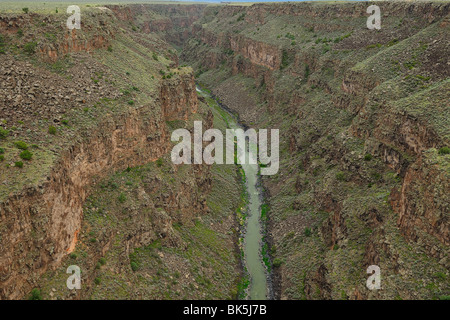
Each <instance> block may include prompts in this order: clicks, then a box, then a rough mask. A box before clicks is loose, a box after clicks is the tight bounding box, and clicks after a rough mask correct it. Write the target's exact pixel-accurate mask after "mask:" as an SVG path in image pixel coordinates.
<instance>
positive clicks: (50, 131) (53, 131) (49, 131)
mask: <svg viewBox="0 0 450 320" xmlns="http://www.w3.org/2000/svg"><path fill="white" fill-rule="evenodd" d="M48 133H50V134H56V128H55V127H54V126H50V127H48Z"/></svg>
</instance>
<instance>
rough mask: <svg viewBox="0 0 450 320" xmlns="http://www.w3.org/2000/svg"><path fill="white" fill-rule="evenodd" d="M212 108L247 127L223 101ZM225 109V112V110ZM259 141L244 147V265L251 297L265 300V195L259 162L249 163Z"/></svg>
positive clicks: (232, 124) (231, 126)
mask: <svg viewBox="0 0 450 320" xmlns="http://www.w3.org/2000/svg"><path fill="white" fill-rule="evenodd" d="M197 91H198V92H199V93H200V94H201V95H203V96H204V97H205V98H206V97H208V98H212V99H214V98H213V97H211V96H210V95H209V94H208V93H207V92H205V91H204V90H201V89H200V88H198V87H197ZM211 107H212V108H220V109H221V111H222V112H220V114H221V115H222V117H224V120H225V122H226V123H227V124H228V127H229V129H243V127H242V126H241V124H239V122H238V121H237V119H236V117H235V116H234V115H233V114H231V113H230V112H228V110H225V109H223V108H222V107H221V106H220V103H218V102H217V101H216V103H214V105H212V106H211ZM224 111H225V112H224ZM257 150H258V149H257V145H256V143H252V142H249V147H248V150H244V152H245V157H246V159H247V161H245V164H242V165H241V166H242V169H243V170H244V172H245V178H246V179H245V187H246V192H247V195H248V210H247V219H246V223H245V230H244V231H243V238H244V265H245V267H246V269H247V272H248V276H249V280H250V285H249V288H248V292H247V293H248V296H247V298H248V299H251V300H264V299H267V298H268V296H269V289H268V281H267V270H266V267H265V265H264V263H263V260H262V257H261V248H262V239H263V235H262V224H261V219H260V216H261V205H262V203H263V202H262V199H263V193H262V190H261V189H260V187H259V182H258V181H259V178H260V173H259V165H258V164H249V162H250V161H248V159H250V158H252V159H255V163H256V159H257Z"/></svg>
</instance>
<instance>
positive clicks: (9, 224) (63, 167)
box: [0, 76, 197, 299]
mask: <svg viewBox="0 0 450 320" xmlns="http://www.w3.org/2000/svg"><path fill="white" fill-rule="evenodd" d="M178 82H179V84H180V86H178V87H176V88H174V87H173V85H172V84H169V83H168V82H163V83H162V85H161V96H160V100H161V101H164V108H166V109H170V110H174V109H177V108H180V105H179V104H178V102H179V101H186V100H188V99H189V101H190V104H189V109H188V108H186V109H183V110H182V112H181V111H180V113H181V114H180V115H179V116H180V117H179V118H177V115H178V114H175V113H172V114H170V115H171V117H170V119H171V120H176V119H180V120H184V119H185V118H186V117H187V116H188V115H190V114H192V113H193V112H195V111H196V108H197V98H196V95H192V94H191V93H192V92H195V91H192V90H187V89H186V90H184V89H183V87H186V88H192V87H194V88H195V84H194V82H193V78H192V76H191V77H189V76H187V77H186V78H184V79H181V80H179V81H178ZM168 87H169V88H170V90H168V89H165V88H168ZM167 93H169V94H170V95H172V97H171V98H169V97H168V96H167V95H166V94H167ZM173 103H174V104H173ZM155 107H156V108H162V105H161V106H155V105H152V106H143V107H142V108H139V109H132V110H129V111H128V112H126V113H125V114H123V115H121V116H119V117H117V116H113V115H110V116H107V117H106V119H104V120H103V121H102V122H101V123H99V125H98V128H101V129H100V130H94V131H92V132H91V133H90V134H89V136H87V137H86V139H85V141H83V142H82V143H80V144H75V145H73V146H71V147H70V148H69V150H68V151H67V152H64V153H63V154H62V156H61V158H60V159H59V160H58V161H57V163H56V164H55V165H54V167H53V168H52V170H51V172H50V174H49V176H48V178H47V181H45V182H42V184H40V185H39V186H38V187H35V188H27V189H26V190H24V191H22V192H20V193H18V194H14V195H11V196H10V197H8V198H7V199H4V200H3V201H2V203H1V205H0V208H1V221H0V224H1V225H2V226H4V227H5V230H3V232H2V243H3V245H2V252H1V253H2V254H1V256H2V260H1V262H2V263H1V265H0V270H1V280H2V285H1V288H2V292H1V297H2V298H10V299H16V298H19V297H21V296H23V295H24V294H25V293H27V292H29V291H30V289H31V288H30V283H29V281H30V280H31V279H36V278H38V277H39V275H41V274H42V273H43V272H45V271H46V270H47V269H48V268H51V267H54V266H57V265H58V264H59V263H60V261H61V259H62V258H63V257H64V256H65V255H67V254H68V253H70V252H71V251H72V250H73V249H74V248H75V245H76V241H77V234H78V232H79V231H80V227H81V221H82V218H83V210H82V207H83V204H84V202H85V200H86V197H87V196H88V194H89V190H90V187H91V185H92V184H93V182H94V177H95V178H96V179H98V178H101V177H105V176H106V175H107V174H108V173H110V172H113V171H117V170H124V169H126V168H127V167H135V166H138V165H142V164H145V163H147V162H148V161H155V160H156V159H158V158H159V157H161V156H162V155H164V154H166V153H167V152H168V151H169V147H170V143H169V137H168V134H167V128H166V124H165V120H169V119H166V118H164V117H160V118H154V117H149V115H150V114H151V113H149V109H153V108H155ZM166 109H164V110H166Z"/></svg>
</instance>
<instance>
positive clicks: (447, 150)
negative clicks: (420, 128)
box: [439, 147, 450, 154]
mask: <svg viewBox="0 0 450 320" xmlns="http://www.w3.org/2000/svg"><path fill="white" fill-rule="evenodd" d="M449 153H450V148H449V147H442V148H440V149H439V154H449Z"/></svg>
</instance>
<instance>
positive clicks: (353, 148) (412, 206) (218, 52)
mask: <svg viewBox="0 0 450 320" xmlns="http://www.w3.org/2000/svg"><path fill="white" fill-rule="evenodd" d="M376 4H377V5H379V6H380V8H381V12H382V28H381V30H378V31H372V30H368V29H367V27H366V20H367V17H368V16H369V15H368V14H367V13H366V8H367V6H368V4H367V3H352V4H350V3H347V4H336V5H331V4H319V3H309V4H307V3H302V4H255V5H252V6H249V7H241V6H226V7H222V8H213V7H209V8H207V9H206V10H205V13H204V17H202V19H201V20H199V21H198V22H197V23H194V26H193V30H194V36H193V38H192V39H191V40H189V41H188V42H187V44H186V45H185V47H184V49H183V51H182V54H181V60H183V61H186V62H188V63H190V64H192V65H193V66H195V67H196V70H197V72H196V75H197V76H198V80H199V81H200V82H202V83H203V84H204V85H207V86H208V87H210V88H211V89H212V91H213V93H214V94H216V95H217V96H218V97H220V99H221V100H222V102H223V103H224V104H226V105H227V106H228V107H229V108H231V109H233V110H234V111H236V112H238V113H239V116H240V118H241V120H242V121H243V122H245V123H246V124H248V125H250V126H254V127H261V128H268V127H272V128H279V129H280V134H281V137H282V138H280V140H281V146H280V150H281V155H280V158H281V159H282V160H281V163H282V165H281V168H280V173H279V174H278V176H276V177H268V178H266V179H265V181H264V184H265V186H266V188H267V192H268V194H269V195H270V197H269V202H270V208H271V209H270V212H269V225H268V238H269V239H271V240H270V241H271V245H272V253H273V254H272V258H273V262H274V267H275V278H276V284H277V285H278V287H277V289H276V291H277V292H276V296H277V297H278V298H282V299H330V298H331V299H367V298H369V299H370V298H391V299H393V298H404V299H410V298H438V297H445V296H446V295H448V287H449V286H448V284H449V282H448V281H449V280H448V279H449V278H448V276H449V275H448V266H449V265H448V241H449V238H448V230H449V220H448V200H449V199H448V196H447V194H448V188H449V184H448V181H449V172H448V161H449V159H448V155H447V154H448V153H447V151H446V150H448V145H449V143H450V142H449V140H448V139H449V136H448V120H446V117H445V116H444V115H443V114H446V113H448V111H449V110H448V103H447V102H446V101H447V100H448V88H447V87H448V76H449V75H448V68H446V64H447V62H446V58H445V57H446V56H447V55H448V52H449V47H448V35H447V33H448V32H447V29H448V23H447V22H448V19H449V8H450V7H449V5H448V4H443V3H412V4H411V3H408V4H407V3H376ZM446 88H447V89H446ZM431 181H433V183H430V182H431ZM407 248H408V249H407ZM430 259H431V260H430ZM413 261H414V262H413ZM430 261H432V262H430ZM371 264H377V265H379V266H380V268H381V270H382V271H381V272H382V277H384V278H383V279H384V280H383V281H384V284H382V286H383V288H382V290H379V291H370V290H368V289H367V288H366V286H365V279H367V277H368V276H367V275H366V268H367V267H368V266H369V265H371ZM416 279H421V280H420V281H421V284H420V285H416V284H415V283H416Z"/></svg>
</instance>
